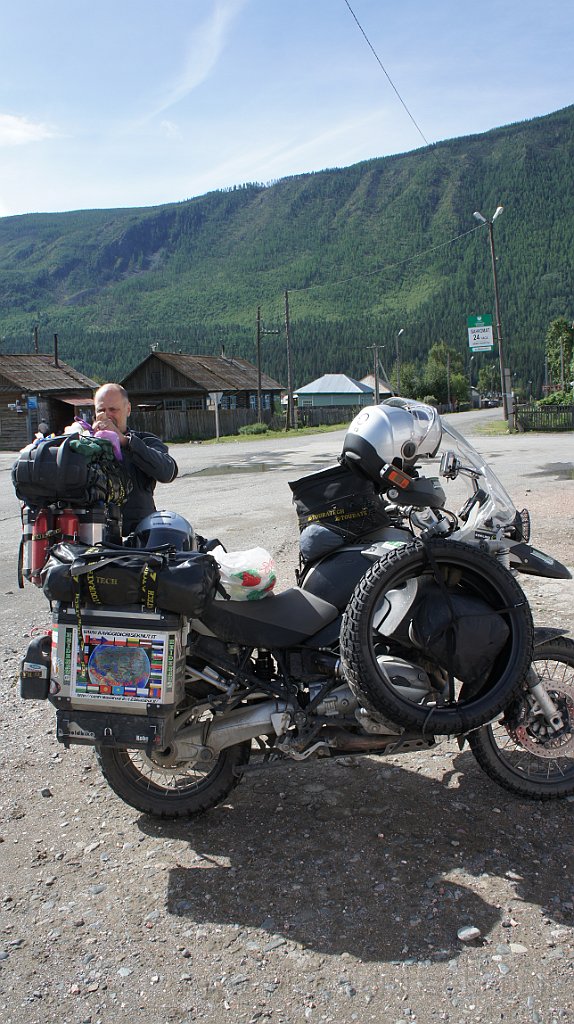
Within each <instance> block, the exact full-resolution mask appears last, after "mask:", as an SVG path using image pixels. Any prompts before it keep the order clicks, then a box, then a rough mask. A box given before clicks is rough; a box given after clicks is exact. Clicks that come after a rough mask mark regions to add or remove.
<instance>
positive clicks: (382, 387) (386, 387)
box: [361, 373, 394, 395]
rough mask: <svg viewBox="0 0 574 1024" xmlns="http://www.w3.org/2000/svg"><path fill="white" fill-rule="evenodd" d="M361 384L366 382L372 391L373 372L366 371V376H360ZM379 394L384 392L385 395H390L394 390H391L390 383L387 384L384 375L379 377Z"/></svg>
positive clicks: (373, 388)
mask: <svg viewBox="0 0 574 1024" xmlns="http://www.w3.org/2000/svg"><path fill="white" fill-rule="evenodd" d="M361 384H366V385H367V387H369V388H372V390H373V391H374V390H375V375H374V373H368V374H367V376H366V377H361ZM379 394H380V395H382V394H385V395H392V394H394V391H393V389H392V387H391V385H390V384H389V382H388V380H385V379H384V377H379Z"/></svg>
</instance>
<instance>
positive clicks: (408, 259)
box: [289, 224, 482, 292]
mask: <svg viewBox="0 0 574 1024" xmlns="http://www.w3.org/2000/svg"><path fill="white" fill-rule="evenodd" d="M481 228H482V224H479V225H478V226H477V227H473V228H469V229H468V231H463V232H462V233H461V234H460V235H455V236H454V238H449V239H448V241H446V242H439V244H438V245H431V246H430V248H429V249H421V250H420V251H419V252H415V253H413V255H412V256H405V258H404V259H403V260H398V261H397V262H396V263H385V264H384V266H382V267H376V268H375V270H366V271H364V272H363V273H362V274H353V275H352V276H351V277H343V278H341V280H339V281H321V282H317V283H316V284H308V285H305V286H304V287H303V288H297V287H293V286H292V287H291V288H290V289H289V291H291V292H306V291H309V289H310V288H328V287H333V286H336V285H339V284H348V282H349V281H358V280H359V279H361V278H364V277H375V275H376V274H384V273H385V271H386V270H394V269H395V268H396V267H402V266H404V264H405V263H411V262H412V260H416V259H418V258H419V256H426V255H427V253H429V252H436V251H437V249H444V248H445V247H446V246H447V245H452V244H453V243H454V242H458V241H459V239H460V238H466V236H467V235H473V234H474V232H475V231H480V229H481Z"/></svg>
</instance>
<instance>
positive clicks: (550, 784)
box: [468, 637, 574, 800]
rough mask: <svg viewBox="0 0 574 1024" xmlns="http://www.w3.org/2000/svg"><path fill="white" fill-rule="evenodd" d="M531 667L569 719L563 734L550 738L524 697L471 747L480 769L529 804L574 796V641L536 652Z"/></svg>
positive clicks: (473, 739)
mask: <svg viewBox="0 0 574 1024" xmlns="http://www.w3.org/2000/svg"><path fill="white" fill-rule="evenodd" d="M533 668H534V670H535V672H536V673H537V674H538V677H539V679H540V682H541V683H542V684H543V685H544V687H545V689H546V691H547V693H548V694H550V696H551V697H552V699H553V700H554V702H555V703H556V704H557V705H558V707H559V709H560V712H561V714H562V716H563V718H564V719H565V730H564V733H563V735H562V736H561V737H559V738H556V739H555V740H553V739H552V737H551V736H548V735H547V734H546V733H545V731H544V720H543V717H542V716H541V714H540V712H537V711H536V710H535V709H531V708H530V707H529V705H528V704H527V702H526V698H525V697H524V698H519V699H518V701H516V702H515V703H514V705H513V706H511V707H510V708H509V709H508V710H507V712H506V714H505V716H504V718H503V719H501V721H498V722H492V723H491V724H490V725H486V726H484V727H483V728H482V729H477V730H476V732H472V733H471V734H470V735H469V737H468V742H469V745H470V749H471V750H472V753H473V754H474V756H475V758H476V760H477V761H478V764H479V765H480V767H481V768H482V770H483V771H484V772H486V774H487V775H488V776H489V777H490V778H491V779H492V780H493V781H494V782H497V783H498V784H499V785H500V786H502V787H503V788H504V789H507V790H509V792H511V793H516V794H517V796H522V797H528V798H529V799H530V800H558V799H561V798H563V797H566V796H572V795H574V642H573V641H572V640H570V639H568V637H560V638H559V639H556V640H549V641H547V642H546V643H544V644H540V646H538V647H535V649H534V656H533ZM517 722H520V723H521V724H520V726H519V729H518V731H517V729H516V723H517Z"/></svg>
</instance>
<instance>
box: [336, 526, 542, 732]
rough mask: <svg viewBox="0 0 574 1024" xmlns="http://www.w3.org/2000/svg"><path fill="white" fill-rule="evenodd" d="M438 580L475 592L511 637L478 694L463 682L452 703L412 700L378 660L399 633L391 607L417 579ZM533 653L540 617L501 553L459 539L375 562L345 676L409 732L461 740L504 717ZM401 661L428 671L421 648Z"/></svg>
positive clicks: (355, 615) (353, 612) (355, 608)
mask: <svg viewBox="0 0 574 1024" xmlns="http://www.w3.org/2000/svg"><path fill="white" fill-rule="evenodd" d="M437 577H438V578H439V579H440V581H441V583H442V584H443V585H444V587H445V589H446V591H448V593H449V594H453V595H455V594H457V593H462V594H465V595H472V596H474V597H475V598H479V599H480V600H481V601H483V602H484V603H485V604H486V605H488V606H489V607H490V609H491V610H492V611H493V612H496V613H497V614H498V615H500V616H501V617H502V618H503V619H504V621H505V622H506V625H507V627H508V638H507V640H506V642H505V645H504V649H503V650H502V651H501V653H500V655H499V656H498V657H497V659H496V663H495V664H494V665H493V666H492V667H491V669H490V670H489V672H488V673H487V674H486V676H485V678H484V679H481V680H480V683H479V689H478V690H477V689H476V687H474V688H473V691H472V692H469V689H468V687H466V686H465V685H461V684H460V682H457V681H456V680H455V684H456V685H455V692H454V694H449V695H448V696H447V698H446V699H445V698H444V696H442V695H440V694H436V693H432V692H430V691H429V693H427V694H426V696H425V697H424V698H421V693H420V691H418V692H416V691H414V692H413V696H412V697H411V696H410V694H408V688H407V687H405V685H404V682H403V680H400V679H399V680H398V684H397V685H394V684H393V681H392V678H391V677H390V676H389V673H388V672H387V671H385V668H384V664H382V662H381V663H380V662H379V660H378V659H379V657H380V655H381V654H384V653H385V652H389V651H390V653H391V654H392V653H393V642H394V639H393V634H392V633H391V634H390V635H386V634H385V628H386V625H385V621H386V620H385V615H386V611H385V609H386V608H388V607H389V606H392V602H393V600H394V599H395V598H396V595H397V594H398V595H400V593H401V590H402V589H403V590H406V588H408V587H409V586H412V584H413V581H420V582H421V583H422V584H423V585H424V582H425V580H433V581H436V580H437ZM417 585H418V583H417ZM407 626H408V622H407ZM532 648H533V624H532V616H531V613H530V609H529V606H528V602H527V600H526V597H525V595H524V592H523V591H522V589H521V587H520V586H519V584H518V583H517V582H516V580H515V579H514V577H513V576H512V574H511V573H510V572H509V571H508V570H507V569H505V568H504V566H503V565H501V563H500V562H498V561H497V559H496V558H495V557H494V556H493V555H491V554H486V553H485V552H483V551H480V550H479V549H478V548H476V547H473V546H472V545H470V544H464V543H461V542H459V541H452V540H441V539H436V540H435V539H433V540H431V541H427V542H425V543H423V542H422V541H420V540H416V541H413V542H412V543H411V544H407V545H405V546H404V547H402V548H398V549H397V550H395V551H392V552H391V553H390V554H388V555H386V556H385V557H384V558H382V559H380V560H379V561H377V562H375V563H374V565H373V566H372V568H371V569H369V571H368V572H367V573H366V574H365V576H364V577H363V579H362V580H361V581H360V582H359V583H358V584H357V587H356V588H355V590H354V592H353V595H352V597H351V600H350V601H349V604H348V605H347V609H346V611H345V614H344V616H343V623H342V627H341V654H342V667H343V673H344V675H345V677H346V679H347V680H348V682H349V685H350V687H351V689H352V690H353V692H354V693H355V696H356V697H357V698H358V699H359V701H361V702H364V703H365V704H366V705H367V706H368V707H370V708H371V709H373V710H374V711H378V712H380V713H382V714H384V715H385V716H386V717H388V718H390V719H391V720H392V721H393V722H396V723H398V724H399V725H402V726H403V727H405V728H414V729H418V730H421V731H423V732H426V733H427V734H429V735H432V734H434V735H451V736H455V735H460V734H462V733H464V732H467V731H468V730H470V729H476V728H479V727H480V726H482V725H485V724H486V723H487V722H489V721H491V720H492V719H494V718H496V716H497V715H498V714H500V712H501V711H502V710H503V709H504V708H505V707H506V705H507V704H508V702H509V701H510V700H511V699H512V698H513V697H515V696H516V695H517V694H518V693H519V691H520V689H521V687H522V684H523V682H524V679H525V677H526V674H527V672H528V669H529V666H530V662H531V657H532ZM479 653H480V652H479V650H478V649H477V656H478V654H479ZM401 656H402V657H403V658H407V659H408V660H412V662H413V663H414V664H418V665H420V666H421V667H424V656H425V652H424V651H423V650H421V649H417V648H416V647H415V646H412V647H411V648H410V650H407V651H406V653H405V651H404V650H403V652H402V655H401ZM443 668H447V666H446V665H445V666H443ZM398 676H399V677H400V673H398Z"/></svg>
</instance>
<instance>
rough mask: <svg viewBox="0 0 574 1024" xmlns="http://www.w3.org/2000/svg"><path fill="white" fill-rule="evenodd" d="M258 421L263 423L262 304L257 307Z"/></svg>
mask: <svg viewBox="0 0 574 1024" xmlns="http://www.w3.org/2000/svg"><path fill="white" fill-rule="evenodd" d="M257 422H258V423H261V306H258V307H257Z"/></svg>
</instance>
